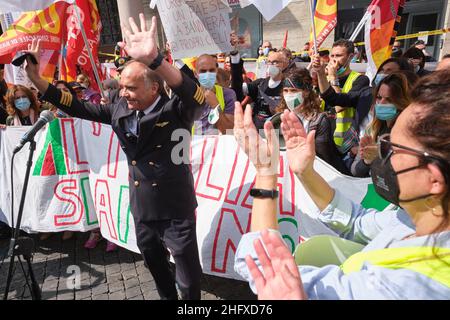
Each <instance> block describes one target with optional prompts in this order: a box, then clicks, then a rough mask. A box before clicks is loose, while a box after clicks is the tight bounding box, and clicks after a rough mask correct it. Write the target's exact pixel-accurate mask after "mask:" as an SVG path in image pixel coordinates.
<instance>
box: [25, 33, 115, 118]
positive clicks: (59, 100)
mask: <svg viewBox="0 0 450 320" xmlns="http://www.w3.org/2000/svg"><path fill="white" fill-rule="evenodd" d="M40 50H41V41H40V40H35V39H34V40H33V41H32V43H31V44H29V45H28V50H27V51H26V52H28V53H30V54H31V55H33V56H34V58H35V60H36V62H37V63H36V64H34V63H33V62H31V60H30V58H27V64H26V67H25V71H26V72H27V75H28V78H29V79H30V81H31V82H33V84H34V85H35V86H36V88H37V89H38V90H39V92H40V93H41V94H42V99H44V100H46V101H48V102H50V103H51V104H53V105H54V106H56V107H58V108H59V109H61V110H63V111H64V112H66V113H68V114H69V115H71V116H73V117H77V118H81V119H86V120H91V121H96V122H102V123H107V124H110V123H111V113H112V109H111V108H110V105H94V104H91V103H88V102H81V101H79V100H78V99H77V98H76V96H73V95H72V94H70V93H68V92H63V91H61V90H58V89H56V87H55V86H53V85H51V84H50V83H48V82H47V80H45V79H43V78H42V77H41V75H40V74H39V60H40V57H39V53H40Z"/></svg>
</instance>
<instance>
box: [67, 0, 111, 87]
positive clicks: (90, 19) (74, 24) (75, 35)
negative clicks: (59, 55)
mask: <svg viewBox="0 0 450 320" xmlns="http://www.w3.org/2000/svg"><path fill="white" fill-rule="evenodd" d="M76 5H77V6H78V9H79V14H80V17H81V23H82V26H83V28H84V31H85V33H86V37H87V40H88V43H89V48H90V49H91V52H92V56H93V58H94V62H95V65H96V68H97V71H98V74H99V75H100V76H101V75H102V73H101V67H100V62H99V60H98V45H99V42H100V32H101V27H102V25H101V20H100V15H99V12H98V8H97V4H96V2H95V0H76ZM69 10H70V17H69V19H68V23H67V59H66V61H65V62H66V65H67V78H68V80H69V81H74V80H75V78H76V76H77V74H76V65H77V64H78V65H79V66H80V69H81V70H82V71H83V72H84V73H85V74H86V75H88V76H89V75H90V74H92V64H91V61H90V58H89V54H88V51H87V49H86V46H85V43H84V40H83V36H82V33H81V26H80V23H79V21H78V19H77V14H76V12H75V8H74V7H73V6H71V7H70V8H69ZM90 80H91V84H92V88H93V89H94V90H97V91H100V88H99V87H98V84H97V82H96V81H95V77H90ZM102 80H103V79H100V81H102Z"/></svg>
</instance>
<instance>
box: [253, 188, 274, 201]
mask: <svg viewBox="0 0 450 320" xmlns="http://www.w3.org/2000/svg"><path fill="white" fill-rule="evenodd" d="M250 195H251V196H252V197H253V198H258V199H267V198H270V199H275V198H278V190H264V189H255V188H253V189H251V190H250Z"/></svg>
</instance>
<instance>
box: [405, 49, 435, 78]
mask: <svg viewBox="0 0 450 320" xmlns="http://www.w3.org/2000/svg"><path fill="white" fill-rule="evenodd" d="M403 58H405V59H407V60H408V62H409V63H410V64H411V66H412V67H413V68H414V72H415V73H416V74H417V75H418V76H419V77H424V76H426V75H428V74H430V73H431V71H428V70H425V55H424V54H423V52H422V50H419V49H417V48H416V47H411V48H409V49H408V50H406V52H405V53H404V54H403Z"/></svg>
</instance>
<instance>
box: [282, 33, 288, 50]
mask: <svg viewBox="0 0 450 320" xmlns="http://www.w3.org/2000/svg"><path fill="white" fill-rule="evenodd" d="M287 42H288V30H286V32H285V33H284V39H283V48H286V47H287Z"/></svg>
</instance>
